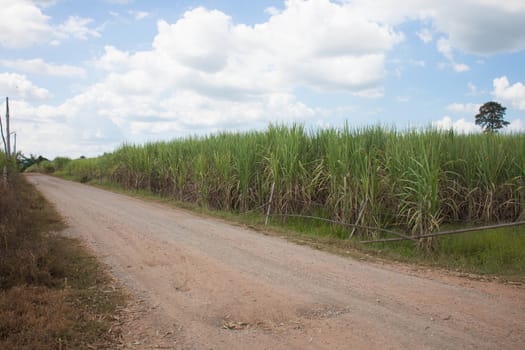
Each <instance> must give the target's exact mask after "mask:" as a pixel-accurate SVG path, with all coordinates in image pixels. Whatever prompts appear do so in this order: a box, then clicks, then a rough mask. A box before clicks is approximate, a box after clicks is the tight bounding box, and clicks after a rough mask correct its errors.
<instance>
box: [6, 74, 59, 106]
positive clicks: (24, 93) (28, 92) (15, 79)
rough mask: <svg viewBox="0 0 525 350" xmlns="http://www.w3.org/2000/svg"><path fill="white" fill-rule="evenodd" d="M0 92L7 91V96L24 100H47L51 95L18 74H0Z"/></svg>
mask: <svg viewBox="0 0 525 350" xmlns="http://www.w3.org/2000/svg"><path fill="white" fill-rule="evenodd" d="M0 91H3V92H4V91H5V94H6V96H10V97H13V98H20V99H24V100H45V99H48V98H50V97H51V93H50V92H49V91H48V90H46V89H44V88H41V87H38V86H36V85H34V84H33V83H32V82H31V81H29V80H28V79H27V77H26V76H25V75H20V74H16V73H0Z"/></svg>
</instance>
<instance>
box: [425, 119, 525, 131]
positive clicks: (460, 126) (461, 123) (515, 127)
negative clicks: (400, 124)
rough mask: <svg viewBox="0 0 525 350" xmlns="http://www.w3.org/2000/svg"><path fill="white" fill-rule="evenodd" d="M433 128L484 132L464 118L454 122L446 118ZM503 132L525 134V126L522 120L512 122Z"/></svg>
mask: <svg viewBox="0 0 525 350" xmlns="http://www.w3.org/2000/svg"><path fill="white" fill-rule="evenodd" d="M432 126H433V127H435V128H437V129H440V130H454V131H455V132H458V133H462V134H471V133H478V132H481V131H482V128H481V127H480V126H478V125H476V124H475V123H474V122H473V121H472V122H470V121H468V120H465V119H463V118H461V119H458V120H455V121H454V120H452V118H450V117H449V116H444V117H443V118H442V119H440V120H436V121H433V122H432ZM502 132H525V124H524V123H523V122H522V121H521V119H515V120H512V121H511V122H510V124H509V125H508V126H507V127H505V128H504V129H502Z"/></svg>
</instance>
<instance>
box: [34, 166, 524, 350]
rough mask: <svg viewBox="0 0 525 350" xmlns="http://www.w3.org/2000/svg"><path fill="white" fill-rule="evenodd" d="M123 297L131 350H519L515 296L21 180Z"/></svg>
mask: <svg viewBox="0 0 525 350" xmlns="http://www.w3.org/2000/svg"><path fill="white" fill-rule="evenodd" d="M28 179H29V180H30V181H31V182H32V183H34V184H36V186H37V188H38V189H39V190H40V191H41V192H42V193H43V194H44V195H45V197H46V198H47V199H48V200H49V201H51V202H52V203H54V204H55V205H56V208H57V209H58V211H59V213H60V214H61V215H62V216H63V217H64V218H65V219H66V220H67V223H68V224H69V228H68V229H67V230H66V232H65V233H66V234H68V235H71V236H74V237H80V238H81V239H82V240H84V241H85V242H86V244H87V246H88V247H89V248H90V249H92V251H93V252H94V253H95V254H96V255H97V256H99V257H100V259H101V260H102V261H103V262H105V263H106V264H107V265H108V266H109V267H110V269H111V273H112V274H113V276H114V277H115V278H116V280H118V281H119V283H120V284H121V285H122V286H124V287H125V288H126V289H127V290H128V291H130V294H131V295H132V302H131V306H130V307H129V309H127V310H125V311H127V312H128V313H129V316H128V317H127V318H126V321H125V324H124V325H123V326H122V327H123V330H124V338H125V343H124V345H123V346H124V347H127V348H135V349H149V348H170V349H171V348H174V349H525V288H523V286H514V285H505V284H502V283H498V282H484V281H476V280H470V279H465V278H460V277H457V276H454V275H453V274H448V273H444V272H439V271H429V270H427V269H424V270H423V271H418V270H417V269H413V268H410V267H406V266H403V265H399V264H385V265H381V264H378V263H371V262H366V261H360V260H355V259H352V258H346V257H341V256H336V255H332V254H330V253H326V252H322V251H318V250H314V249H312V248H309V247H305V246H300V245H296V244H293V243H290V242H288V241H286V240H284V239H282V238H279V237H273V236H266V235H264V234H261V233H258V232H255V231H252V230H249V229H246V228H243V227H239V226H236V225H232V224H228V223H226V222H224V221H220V220H216V219H210V218H205V217H202V216H198V215H195V214H192V213H190V212H187V211H185V210H178V209H173V208H170V207H167V206H164V205H162V204H157V203H151V202H148V201H142V200H139V199H134V198H130V197H128V196H125V195H121V194H116V193H112V192H108V191H104V190H101V189H98V188H94V187H90V186H86V185H83V184H79V183H75V182H70V181H65V180H61V179H57V178H54V177H49V176H43V175H28Z"/></svg>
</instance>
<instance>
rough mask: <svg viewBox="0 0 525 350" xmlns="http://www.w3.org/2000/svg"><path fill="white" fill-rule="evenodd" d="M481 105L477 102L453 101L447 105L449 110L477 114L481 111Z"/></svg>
mask: <svg viewBox="0 0 525 350" xmlns="http://www.w3.org/2000/svg"><path fill="white" fill-rule="evenodd" d="M480 106H481V105H480V104H476V103H452V104H450V105H448V106H447V110H448V111H451V112H455V113H461V114H469V115H472V116H475V115H476V114H477V113H478V112H479V107H480Z"/></svg>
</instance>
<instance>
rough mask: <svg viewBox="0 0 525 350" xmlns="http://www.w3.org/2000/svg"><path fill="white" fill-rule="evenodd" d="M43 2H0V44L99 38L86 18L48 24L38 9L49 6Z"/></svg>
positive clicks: (89, 20) (16, 44)
mask: <svg viewBox="0 0 525 350" xmlns="http://www.w3.org/2000/svg"><path fill="white" fill-rule="evenodd" d="M54 3H55V2H54V1H46V0H3V1H2V11H0V45H2V46H4V47H6V48H15V49H16V48H24V47H29V46H33V45H38V44H47V43H49V44H51V45H58V44H60V40H63V39H67V38H75V39H83V40H85V39H88V38H90V37H99V36H100V31H99V30H98V29H94V28H90V27H89V24H90V23H92V22H93V20H92V19H90V18H82V17H78V16H70V17H69V18H68V19H67V20H66V21H65V22H64V23H62V24H60V25H52V24H51V17H49V16H47V15H45V14H44V13H43V12H42V10H41V7H46V6H51V5H53V4H54Z"/></svg>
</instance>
